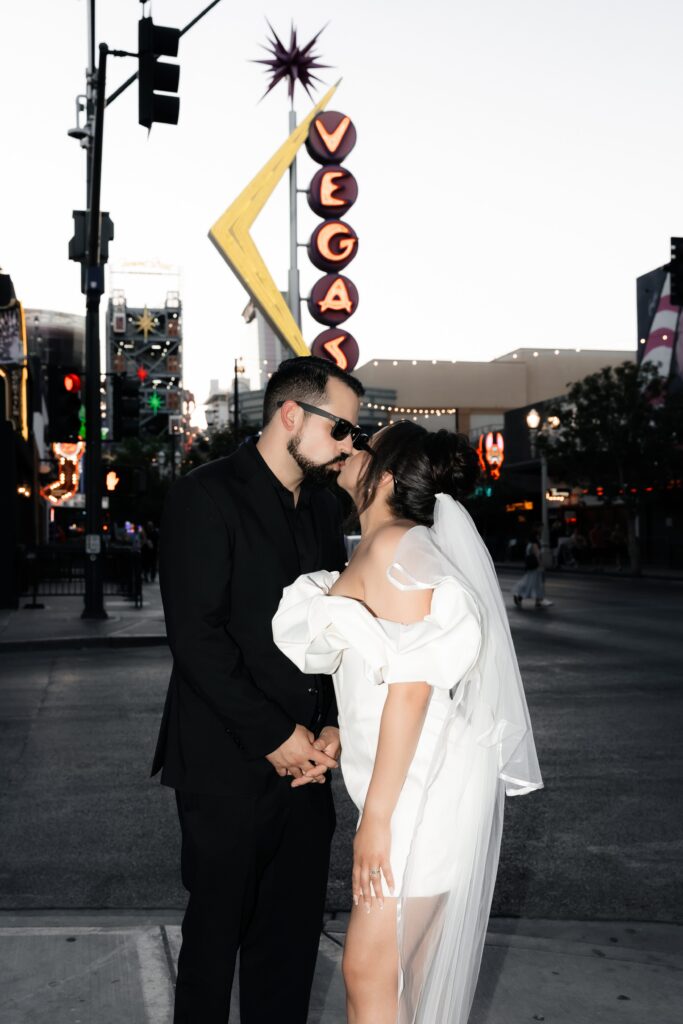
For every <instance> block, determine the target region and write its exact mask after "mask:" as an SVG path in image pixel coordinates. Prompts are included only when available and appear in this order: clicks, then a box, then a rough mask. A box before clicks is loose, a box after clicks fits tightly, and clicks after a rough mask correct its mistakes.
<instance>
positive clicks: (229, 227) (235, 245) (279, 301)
mask: <svg viewBox="0 0 683 1024" xmlns="http://www.w3.org/2000/svg"><path fill="white" fill-rule="evenodd" d="M337 85H339V82H337V83H336V85H333V86H332V88H331V89H329V90H328V91H327V92H326V93H325V95H324V96H323V98H322V99H321V101H320V103H318V104H317V106H315V107H314V108H313V110H312V111H311V112H310V114H309V115H308V117H306V118H305V119H304V120H303V121H302V122H301V123H300V124H299V125H297V127H296V128H295V129H294V131H293V132H292V134H291V135H290V136H289V138H288V139H287V141H286V142H284V143H283V145H282V146H280V148H279V149H278V150H277V152H276V153H274V154H273V156H272V157H271V159H270V160H269V161H268V163H267V164H266V165H265V166H264V167H262V168H261V170H260V171H259V172H258V174H257V175H256V177H255V178H253V179H252V180H251V181H250V182H249V184H248V185H247V186H246V188H244V189H243V190H242V192H240V194H239V195H238V197H237V199H235V201H234V202H233V203H232V204H231V205H230V206H229V207H228V209H227V210H226V211H225V213H224V214H223V215H222V216H221V217H219V218H218V220H217V221H216V223H215V224H214V225H213V227H212V228H211V230H210V231H209V238H210V239H211V241H212V242H213V244H214V245H215V246H216V248H217V249H218V251H219V252H220V254H221V256H222V257H223V259H224V260H225V261H226V263H227V264H228V266H229V267H230V269H231V270H232V271H233V272H234V273H235V275H236V276H237V278H238V279H239V280H240V282H241V283H242V284H243V285H244V287H245V288H246V290H247V291H248V292H249V295H250V296H251V298H252V299H253V300H254V302H255V303H256V305H257V306H258V308H259V309H260V310H261V312H262V313H263V315H264V317H265V318H266V320H267V321H268V323H269V324H270V326H271V327H272V328H273V330H274V331H275V333H276V334H277V335H278V336H279V337H280V338H282V340H283V341H284V342H285V343H286V344H287V345H289V347H290V348H291V350H292V351H293V352H294V354H295V355H297V356H308V355H310V352H309V350H308V346H307V345H306V342H305V341H304V339H303V336H302V334H301V331H300V330H299V327H298V325H297V323H296V321H295V319H294V317H293V316H292V314H291V312H290V310H289V307H288V306H287V303H286V302H285V300H284V299H283V297H282V295H281V294H280V290H279V288H278V287H277V285H276V284H275V281H274V280H273V278H272V276H271V274H270V272H269V270H268V268H267V267H266V265H265V263H264V262H263V257H262V256H261V254H260V252H259V251H258V249H257V248H256V245H255V244H254V241H253V239H252V237H251V235H250V234H249V231H250V228H251V226H252V224H253V223H254V221H255V220H256V218H257V217H258V215H259V213H260V212H261V210H262V209H263V207H264V206H265V204H266V202H267V201H268V199H269V198H270V196H271V195H272V194H273V192H274V191H275V188H276V186H277V184H278V182H279V181H280V179H281V178H282V176H283V174H284V173H285V171H286V170H287V168H288V167H289V166H290V164H291V163H292V161H293V160H294V158H295V157H296V154H297V152H298V150H299V149H300V148H301V146H302V145H303V143H304V142H305V141H306V136H307V135H308V129H309V127H310V125H311V122H312V121H313V119H314V118H315V117H317V115H318V114H319V113H320V111H321V110H324V109H325V107H326V106H327V104H328V103H329V102H330V100H331V99H332V96H333V95H334V93H335V91H336V89H337Z"/></svg>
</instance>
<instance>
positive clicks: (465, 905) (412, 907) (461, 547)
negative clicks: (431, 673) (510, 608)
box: [387, 494, 543, 1024]
mask: <svg viewBox="0 0 683 1024" xmlns="http://www.w3.org/2000/svg"><path fill="white" fill-rule="evenodd" d="M387 575H388V577H389V579H390V580H391V582H392V583H393V584H394V586H397V587H398V588H399V589H406V590H408V589H410V590H412V589H428V588H433V587H434V586H436V584H437V583H439V582H440V581H441V580H443V579H444V578H447V577H455V578H456V579H457V580H458V581H459V582H460V584H461V585H462V586H463V587H464V588H465V589H466V590H468V591H469V592H470V594H471V595H472V596H473V597H474V599H475V601H476V604H477V606H478V609H479V613H480V625H481V630H482V643H481V648H480V653H479V657H478V659H477V661H476V663H475V665H474V666H473V667H472V669H471V670H470V671H469V673H468V674H467V676H466V677H465V678H463V679H461V680H459V681H457V682H456V683H455V685H454V687H453V690H452V691H451V696H452V698H453V699H452V703H451V705H450V708H449V712H450V713H449V715H448V716H447V717H446V720H445V722H444V725H443V727H442V730H441V734H440V737H439V741H438V743H437V745H436V748H435V751H434V756H433V760H432V764H431V768H430V771H429V776H428V778H427V782H426V785H425V788H424V791H423V794H422V798H421V806H420V811H419V813H418V818H417V821H416V824H415V829H414V833H413V839H412V843H411V847H410V853H409V856H408V860H407V865H406V871H405V875H404V879H403V887H402V890H401V896H400V899H399V906H398V941H399V954H400V962H401V989H400V995H399V1015H398V1024H467V1019H468V1017H469V1013H470V1009H471V1006H472V1001H473V998H474V991H475V987H476V982H477V977H478V974H479V968H480V965H481V957H482V953H483V947H484V940H485V937H486V926H487V923H488V917H489V913H490V909H491V901H492V899H493V890H494V885H495V881H496V873H497V869H498V857H499V853H500V842H501V835H502V828H503V808H504V802H505V795H506V794H507V795H508V796H516V795H521V794H524V793H529V792H531V791H532V790H535V789H540V788H542V786H543V782H542V780H541V774H540V770H539V765H538V758H537V756H536V748H535V745H534V740H533V735H532V731H531V723H530V720H529V712H528V709H527V703H526V698H525V695H524V688H523V686H522V680H521V677H520V673H519V667H518V664H517V656H516V654H515V649H514V646H513V643H512V637H511V635H510V627H509V624H508V619H507V614H506V612H505V606H504V604H503V598H502V595H501V592H500V587H499V584H498V579H497V576H496V572H495V569H494V567H493V562H492V561H491V557H490V555H489V553H488V550H487V548H486V546H485V545H484V543H483V541H482V539H481V537H480V536H479V532H478V531H477V529H476V527H475V525H474V523H473V521H472V519H471V517H470V516H469V514H468V512H467V511H466V510H465V508H464V507H463V506H462V505H461V504H460V502H457V501H454V500H453V498H451V497H450V496H448V495H446V494H438V495H437V496H436V504H435V510H434V525H433V526H432V527H429V528H428V527H424V526H417V527H415V528H413V529H412V530H409V531H408V532H407V533H406V534H405V536H404V537H403V539H402V540H401V542H400V544H399V546H398V549H397V551H396V555H395V561H394V563H393V565H392V566H390V567H389V569H388V570H387ZM443 772H445V773H447V776H446V777H447V779H448V782H449V784H450V785H449V790H448V791H449V801H450V803H449V809H448V813H447V814H445V815H444V816H443V818H442V823H443V828H442V841H443V843H444V846H445V848H446V851H447V855H448V858H449V861H450V863H451V864H452V875H451V882H450V888H449V889H448V891H447V892H444V893H441V894H439V895H437V896H421V895H419V889H418V888H416V887H415V886H411V879H412V878H415V879H419V877H420V874H421V871H420V863H421V860H422V857H423V856H424V857H426V858H427V859H428V856H429V851H427V850H424V849H422V846H421V833H420V821H421V820H422V818H423V817H424V815H425V813H428V806H429V800H430V786H431V785H432V783H433V782H434V780H435V779H436V778H437V776H439V775H441V773H443ZM442 783H443V778H442V779H441V780H440V790H441V794H442V796H443V785H442ZM442 796H441V799H442ZM432 841H433V839H432ZM411 890H412V893H413V894H412V895H411Z"/></svg>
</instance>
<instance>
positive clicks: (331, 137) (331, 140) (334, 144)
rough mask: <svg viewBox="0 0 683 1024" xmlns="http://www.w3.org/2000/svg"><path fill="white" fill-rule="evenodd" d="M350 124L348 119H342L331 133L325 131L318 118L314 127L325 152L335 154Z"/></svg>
mask: <svg viewBox="0 0 683 1024" xmlns="http://www.w3.org/2000/svg"><path fill="white" fill-rule="evenodd" d="M350 124H351V118H350V117H342V119H341V121H340V122H339V124H338V125H337V127H336V128H335V129H334V131H333V132H328V131H327V130H326V129H325V125H324V124H323V122H322V121H321V119H320V118H318V119H317V120H316V122H315V126H316V128H317V129H318V132H319V134H320V138H321V139H322V140H323V142H324V143H325V146H326V147H327V150H328V152H329V153H336V152H337V150H338V149H339V144H340V142H341V140H342V139H343V138H344V136H345V135H346V132H347V131H348V127H349V125H350Z"/></svg>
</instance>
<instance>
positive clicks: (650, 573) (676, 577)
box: [494, 562, 683, 582]
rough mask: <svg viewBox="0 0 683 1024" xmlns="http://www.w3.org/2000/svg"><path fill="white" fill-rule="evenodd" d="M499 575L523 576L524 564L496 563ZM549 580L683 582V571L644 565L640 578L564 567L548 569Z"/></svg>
mask: <svg viewBox="0 0 683 1024" xmlns="http://www.w3.org/2000/svg"><path fill="white" fill-rule="evenodd" d="M494 566H495V569H496V572H497V573H501V572H512V573H514V574H515V575H516V576H521V575H522V574H523V573H524V572H525V569H524V565H523V563H522V562H494ZM546 574H547V578H548V579H551V580H552V579H562V578H567V579H571V578H572V577H573V576H581V577H584V578H585V577H588V578H589V579H591V578H592V579H619V580H633V581H634V582H635V581H638V580H671V581H673V582H683V569H668V568H666V567H665V566H659V565H644V566H643V568H642V572H641V574H640V576H633V575H631V573H630V572H628V571H627V570H624V571H620V570H619V569H616V568H612V567H611V566H608V567H605V568H603V567H602V566H599V567H597V566H594V565H576V566H574V567H573V568H568V567H567V566H562V568H561V569H557V568H553V569H546Z"/></svg>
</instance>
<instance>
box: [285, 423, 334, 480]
mask: <svg viewBox="0 0 683 1024" xmlns="http://www.w3.org/2000/svg"><path fill="white" fill-rule="evenodd" d="M300 445H301V434H297V435H296V437H293V438H291V439H290V440H289V441H288V442H287V451H288V452H289V454H290V455H291V456H292V458H293V459H294V461H295V462H296V464H297V466H298V467H299V469H300V470H301V472H302V473H303V474H304V476H305V478H306V479H307V480H309V481H310V482H311V483H313V484H319V485H327V484H331V483H334V481H335V480H336V479H337V477H338V476H339V470H338V469H331V468H330V467H331V466H332V465H333V464H335V463H337V462H340V461H342V460H343V459H345V458H346V456H345V455H337V457H336V458H334V459H330V461H329V462H324V463H322V465H318V463H317V462H311V460H310V459H307V458H306V456H305V455H302V454H301V452H300V451H299V447H300Z"/></svg>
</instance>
